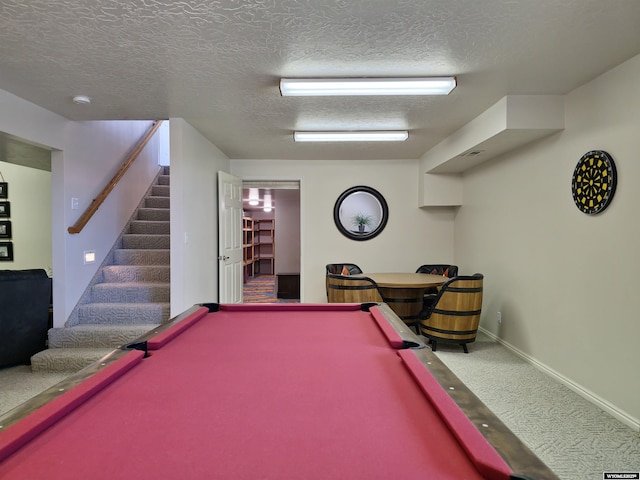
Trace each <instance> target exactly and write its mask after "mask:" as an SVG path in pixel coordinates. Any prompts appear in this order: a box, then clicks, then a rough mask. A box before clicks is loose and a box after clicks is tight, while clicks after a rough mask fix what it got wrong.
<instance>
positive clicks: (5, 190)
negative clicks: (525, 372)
mask: <svg viewBox="0 0 640 480" xmlns="http://www.w3.org/2000/svg"><path fill="white" fill-rule="evenodd" d="M0 198H9V184H8V183H7V182H0Z"/></svg>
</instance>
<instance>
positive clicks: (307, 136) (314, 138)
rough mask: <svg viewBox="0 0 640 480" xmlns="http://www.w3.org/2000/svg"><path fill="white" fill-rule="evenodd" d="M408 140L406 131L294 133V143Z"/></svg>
mask: <svg viewBox="0 0 640 480" xmlns="http://www.w3.org/2000/svg"><path fill="white" fill-rule="evenodd" d="M407 138H409V132H407V131H406V130H393V131H380V132H375V131H368V132H294V133H293V140H294V141H296V142H403V141H405V140H406V139H407Z"/></svg>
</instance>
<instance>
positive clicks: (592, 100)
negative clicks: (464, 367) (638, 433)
mask: <svg viewBox="0 0 640 480" xmlns="http://www.w3.org/2000/svg"><path fill="white" fill-rule="evenodd" d="M638 80H640V56H638V57H635V58H633V59H632V60H630V61H628V62H626V63H624V64H622V65H621V66H619V67H618V68H616V69H614V70H612V71H610V72H608V73H607V74H605V75H603V76H601V77H600V78H597V79H596V80H594V81H592V82H590V83H588V84H586V85H584V86H582V87H581V88H578V89H576V90H575V91H573V92H571V93H570V94H569V95H567V97H566V116H565V122H566V128H565V130H564V132H562V133H559V134H556V135H554V136H552V137H549V138H547V139H545V140H542V141H539V142H537V143H535V144H532V145H530V146H527V147H524V148H522V149H520V150H518V151H514V152H512V153H510V154H507V155H504V156H502V157H501V158H498V159H495V160H493V161H491V162H489V163H487V164H484V165H481V166H480V167H478V168H476V169H474V170H471V171H469V172H467V173H466V174H465V176H464V196H465V205H464V206H463V207H461V208H460V211H459V213H458V215H457V216H456V220H455V251H456V262H457V263H458V264H459V265H460V266H461V268H463V269H464V270H465V271H467V272H468V271H478V272H482V273H484V274H485V275H486V280H485V301H484V306H483V318H482V326H483V327H484V328H486V329H487V330H489V331H491V332H493V333H494V334H496V335H499V336H500V337H501V338H502V339H504V341H506V342H508V344H510V345H512V346H513V347H514V348H516V349H517V350H519V351H520V352H521V353H523V354H524V355H526V356H530V357H531V358H533V359H534V361H536V362H539V363H540V364H541V366H542V368H548V369H549V370H550V371H551V372H552V373H554V374H557V375H558V376H559V377H561V378H562V379H563V380H564V381H565V382H567V383H568V384H569V385H570V386H572V388H574V389H576V390H578V391H580V392H581V393H582V394H583V395H585V396H587V397H590V398H591V399H592V400H593V401H595V402H596V403H599V404H600V405H601V406H602V407H604V408H606V409H608V410H609V411H610V412H611V413H614V414H615V415H617V416H618V418H620V419H621V420H623V421H625V422H626V423H628V424H629V425H632V426H635V427H636V428H638V425H640V423H639V422H640V420H639V419H640V401H638V399H639V398H640V374H639V373H638V372H639V371H640V356H638V353H637V352H638V340H639V339H640V321H638V312H639V311H640V296H639V295H638V285H639V282H638V271H640V254H639V253H638V239H639V238H640V222H638V205H640V189H638V188H636V186H635V182H636V180H637V179H638V178H640V161H638V126H639V125H640V93H638V89H637V84H638ZM594 149H602V150H606V151H607V152H609V153H610V154H611V155H612V156H613V158H614V160H615V162H616V165H617V170H618V175H619V182H618V188H617V192H616V195H615V197H614V199H613V201H612V203H611V205H610V206H609V207H608V209H607V210H605V211H604V212H603V213H601V214H599V215H597V216H587V215H585V214H583V213H581V212H580V211H579V210H578V209H577V208H576V206H575V205H574V202H573V199H572V196H571V189H570V183H571V176H572V173H573V170H574V168H575V166H576V164H577V162H578V160H579V159H580V157H581V156H582V155H583V154H585V153H586V152H588V151H590V150H594ZM497 311H501V312H502V321H503V322H502V325H501V326H498V325H497V320H496V316H497Z"/></svg>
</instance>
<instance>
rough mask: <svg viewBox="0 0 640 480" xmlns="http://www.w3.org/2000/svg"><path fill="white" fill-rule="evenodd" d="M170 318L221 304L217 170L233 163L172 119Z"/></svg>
mask: <svg viewBox="0 0 640 480" xmlns="http://www.w3.org/2000/svg"><path fill="white" fill-rule="evenodd" d="M169 131H170V133H169V136H170V151H171V315H172V316H175V315H177V314H179V313H182V312H183V311H185V310H186V309H187V308H189V307H191V306H192V305H194V304H195V303H200V302H216V301H218V179H217V178H218V177H217V174H218V171H219V170H222V171H225V172H228V171H229V159H228V158H227V157H226V156H225V155H224V154H223V153H222V152H221V151H220V150H219V149H218V148H216V147H215V146H214V145H213V144H212V143H211V142H209V141H208V140H207V139H205V138H204V137H203V136H202V134H200V133H199V132H198V131H197V130H196V129H195V128H193V127H192V126H191V125H189V123H187V122H186V121H184V120H183V119H179V118H175V119H174V118H172V119H170V129H169Z"/></svg>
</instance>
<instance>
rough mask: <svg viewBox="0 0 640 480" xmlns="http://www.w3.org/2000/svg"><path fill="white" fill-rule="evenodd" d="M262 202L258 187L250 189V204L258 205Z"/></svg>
mask: <svg viewBox="0 0 640 480" xmlns="http://www.w3.org/2000/svg"><path fill="white" fill-rule="evenodd" d="M259 203H260V194H259V193H258V189H257V188H250V189H249V205H258V204H259Z"/></svg>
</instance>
